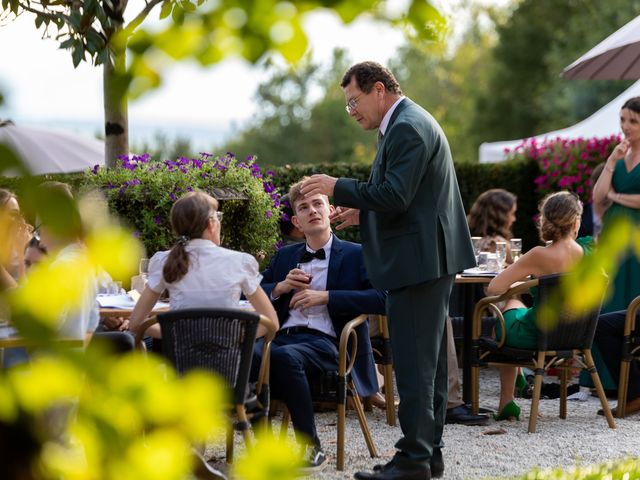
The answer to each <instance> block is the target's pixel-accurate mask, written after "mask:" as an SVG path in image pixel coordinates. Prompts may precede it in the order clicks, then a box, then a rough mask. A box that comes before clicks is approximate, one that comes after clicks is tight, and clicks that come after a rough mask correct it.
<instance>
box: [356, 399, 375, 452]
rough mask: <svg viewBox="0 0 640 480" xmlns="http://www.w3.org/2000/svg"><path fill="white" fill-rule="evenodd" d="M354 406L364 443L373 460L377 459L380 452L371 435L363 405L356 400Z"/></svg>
mask: <svg viewBox="0 0 640 480" xmlns="http://www.w3.org/2000/svg"><path fill="white" fill-rule="evenodd" d="M353 405H354V408H355V411H356V415H357V416H358V422H359V423H360V430H362V435H364V441H365V443H366V444H367V449H368V450H369V455H371V458H376V457H377V456H378V452H377V450H376V445H375V443H374V442H373V436H372V435H371V431H370V430H369V424H368V423H367V417H365V415H364V410H363V408H362V404H361V403H360V401H359V400H354V402H353Z"/></svg>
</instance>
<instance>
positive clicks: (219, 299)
mask: <svg viewBox="0 0 640 480" xmlns="http://www.w3.org/2000/svg"><path fill="white" fill-rule="evenodd" d="M186 250H187V253H188V254H189V270H188V271H187V273H186V275H185V276H184V277H182V278H181V279H180V280H178V281H177V282H173V283H167V282H165V280H164V277H163V275H162V269H163V268H164V264H165V262H166V261H167V257H168V255H169V250H166V251H163V252H158V253H156V254H155V255H154V256H153V257H151V260H150V261H149V281H148V283H147V285H148V287H149V288H151V289H152V290H153V291H154V292H158V293H160V292H162V291H163V290H164V289H165V288H166V289H168V290H169V296H170V299H169V300H170V304H171V309H172V310H176V309H180V308H238V302H239V301H240V294H242V293H244V294H245V295H252V294H253V293H255V291H256V290H257V288H258V287H259V286H260V280H262V275H260V273H259V272H258V262H257V261H256V259H255V258H253V257H252V256H251V255H249V254H247V253H242V252H236V251H235V250H228V249H226V248H222V247H219V246H217V245H216V244H215V243H213V242H211V241H210V240H205V239H203V238H195V239H193V240H190V241H189V243H188V244H187V246H186Z"/></svg>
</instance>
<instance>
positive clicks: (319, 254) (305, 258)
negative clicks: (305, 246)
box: [300, 248, 327, 263]
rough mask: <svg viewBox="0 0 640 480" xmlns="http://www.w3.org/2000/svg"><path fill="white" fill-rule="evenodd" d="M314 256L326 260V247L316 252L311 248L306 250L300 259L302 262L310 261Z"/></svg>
mask: <svg viewBox="0 0 640 480" xmlns="http://www.w3.org/2000/svg"><path fill="white" fill-rule="evenodd" d="M314 258H317V259H319V260H324V259H325V258H327V256H326V255H325V253H324V249H323V248H321V249H320V250H316V251H315V253H314V252H310V251H309V250H305V251H304V253H303V254H302V258H301V259H300V263H307V262H310V261H311V260H313V259H314Z"/></svg>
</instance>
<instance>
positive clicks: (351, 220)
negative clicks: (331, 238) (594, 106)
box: [329, 207, 360, 230]
mask: <svg viewBox="0 0 640 480" xmlns="http://www.w3.org/2000/svg"><path fill="white" fill-rule="evenodd" d="M329 220H331V223H337V225H336V230H343V229H345V228H347V227H350V226H352V225H360V210H359V209H357V208H346V207H338V208H336V211H335V212H334V213H333V214H331V216H330V217H329Z"/></svg>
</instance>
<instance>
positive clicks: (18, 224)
mask: <svg viewBox="0 0 640 480" xmlns="http://www.w3.org/2000/svg"><path fill="white" fill-rule="evenodd" d="M32 232H33V228H32V227H31V225H29V224H27V222H25V220H24V218H23V217H22V215H21V214H20V205H19V204H18V199H17V197H16V196H15V194H13V193H12V192H10V191H9V190H5V189H4V188H0V290H4V289H6V288H9V287H14V286H15V285H16V281H17V280H19V279H20V278H21V277H22V275H24V258H23V257H24V250H25V247H26V245H27V243H28V242H29V239H30V238H31V234H32Z"/></svg>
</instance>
